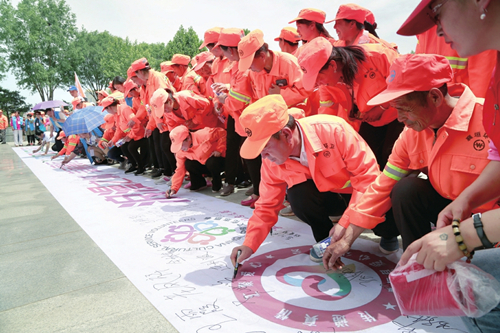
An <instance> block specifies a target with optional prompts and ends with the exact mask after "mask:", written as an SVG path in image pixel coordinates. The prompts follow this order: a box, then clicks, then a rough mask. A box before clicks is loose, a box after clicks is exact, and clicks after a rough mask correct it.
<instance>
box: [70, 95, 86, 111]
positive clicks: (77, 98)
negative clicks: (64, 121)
mask: <svg viewBox="0 0 500 333" xmlns="http://www.w3.org/2000/svg"><path fill="white" fill-rule="evenodd" d="M81 102H83V98H81V97H80V96H76V97H75V98H73V100H72V101H71V104H72V105H73V109H76V107H77V106H78V104H80V103H81Z"/></svg>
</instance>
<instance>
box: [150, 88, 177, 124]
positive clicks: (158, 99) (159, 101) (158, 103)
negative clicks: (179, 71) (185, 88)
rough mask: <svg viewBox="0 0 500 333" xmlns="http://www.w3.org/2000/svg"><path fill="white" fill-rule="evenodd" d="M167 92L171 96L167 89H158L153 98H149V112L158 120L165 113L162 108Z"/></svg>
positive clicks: (167, 95) (166, 98)
mask: <svg viewBox="0 0 500 333" xmlns="http://www.w3.org/2000/svg"><path fill="white" fill-rule="evenodd" d="M169 92H170V93H172V94H173V92H172V91H171V90H170V89H168V88H166V89H164V88H158V89H157V90H156V91H155V92H154V93H153V96H151V101H150V105H151V110H152V111H151V112H153V114H154V115H155V116H156V117H158V118H161V116H163V113H164V112H165V108H164V106H165V102H166V101H167V100H168V97H169V94H168V93H169Z"/></svg>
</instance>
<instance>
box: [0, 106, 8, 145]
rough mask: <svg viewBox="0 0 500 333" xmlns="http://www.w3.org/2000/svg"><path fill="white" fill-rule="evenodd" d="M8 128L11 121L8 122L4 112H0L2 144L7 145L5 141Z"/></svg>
mask: <svg viewBox="0 0 500 333" xmlns="http://www.w3.org/2000/svg"><path fill="white" fill-rule="evenodd" d="M7 126H9V121H8V120H7V117H6V116H4V115H3V111H2V110H0V141H1V142H2V144H6V143H7V141H6V139H5V131H6V129H7Z"/></svg>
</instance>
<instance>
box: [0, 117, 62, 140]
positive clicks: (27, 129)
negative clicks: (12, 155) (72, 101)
mask: <svg viewBox="0 0 500 333" xmlns="http://www.w3.org/2000/svg"><path fill="white" fill-rule="evenodd" d="M65 112H66V113H69V111H68V110H65ZM9 126H10V127H11V128H12V133H13V135H14V145H15V146H16V147H20V146H23V145H24V137H26V141H27V146H35V145H36V144H37V143H38V142H39V140H38V141H37V140H36V138H37V137H38V136H39V135H40V133H43V132H45V130H46V126H50V120H49V117H48V116H46V115H45V112H44V111H34V112H33V111H31V112H27V113H26V114H25V116H24V117H23V116H21V115H20V114H19V111H16V112H14V113H13V114H12V115H11V117H10V121H9V120H8V119H7V117H6V116H5V115H4V114H3V110H0V142H1V143H2V144H6V143H7V139H6V130H7V127H9Z"/></svg>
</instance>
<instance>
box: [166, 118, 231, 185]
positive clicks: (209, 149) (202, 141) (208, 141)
mask: <svg viewBox="0 0 500 333" xmlns="http://www.w3.org/2000/svg"><path fill="white" fill-rule="evenodd" d="M191 139H192V140H193V145H192V146H191V148H189V149H188V150H187V151H182V150H181V151H179V152H178V153H176V154H175V159H176V160H177V169H176V170H175V173H174V176H173V177H172V189H173V190H175V191H176V192H177V191H178V190H179V188H180V187H181V185H182V181H183V179H184V175H185V174H186V166H185V162H186V160H193V161H198V162H200V163H201V164H203V165H205V163H206V162H207V160H208V159H209V158H210V156H211V155H212V153H213V152H214V151H218V152H219V153H221V156H222V157H225V156H226V130H224V129H223V128H220V127H219V128H209V127H205V128H204V129H201V130H199V131H196V132H191Z"/></svg>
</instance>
